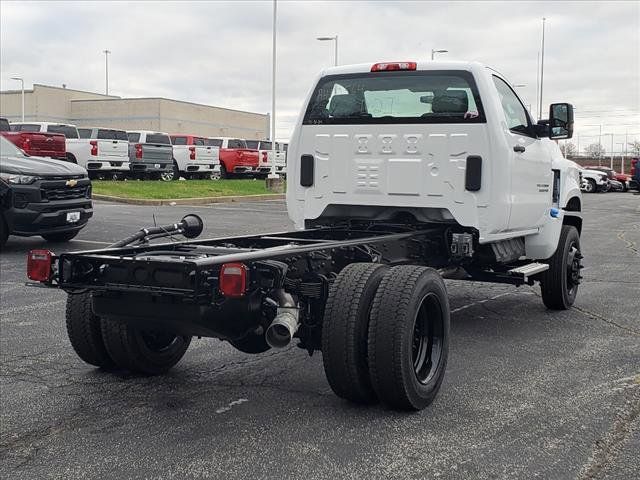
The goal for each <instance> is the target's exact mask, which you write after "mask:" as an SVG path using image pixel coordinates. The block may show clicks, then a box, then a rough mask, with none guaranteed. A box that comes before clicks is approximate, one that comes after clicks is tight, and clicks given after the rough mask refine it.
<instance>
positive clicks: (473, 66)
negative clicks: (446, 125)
mask: <svg viewBox="0 0 640 480" xmlns="http://www.w3.org/2000/svg"><path fill="white" fill-rule="evenodd" d="M406 62H413V63H415V64H416V70H467V71H474V70H482V69H485V68H490V67H487V66H486V65H484V64H482V63H480V62H465V61H457V60H455V61H452V60H424V61H414V60H397V61H387V62H369V63H356V64H352V65H339V66H337V67H328V68H325V69H324V70H322V72H321V76H326V75H342V74H348V73H364V72H370V71H371V67H372V66H373V65H376V64H379V63H406Z"/></svg>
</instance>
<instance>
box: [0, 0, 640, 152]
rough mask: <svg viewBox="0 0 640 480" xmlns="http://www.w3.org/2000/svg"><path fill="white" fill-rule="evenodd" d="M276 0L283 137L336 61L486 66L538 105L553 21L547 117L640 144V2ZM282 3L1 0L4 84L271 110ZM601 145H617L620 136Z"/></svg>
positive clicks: (586, 135) (586, 133) (583, 134)
mask: <svg viewBox="0 0 640 480" xmlns="http://www.w3.org/2000/svg"><path fill="white" fill-rule="evenodd" d="M277 5H278V20H277V68H276V92H277V94H276V98H277V104H276V137H277V138H278V139H287V138H288V136H289V135H290V133H291V131H292V129H293V126H294V124H295V120H296V117H297V115H298V113H299V110H300V108H301V105H302V102H303V101H304V98H305V96H306V94H307V92H308V90H309V89H310V88H311V87H312V83H313V81H314V78H315V77H316V75H317V74H318V72H319V71H321V70H322V69H323V68H325V67H328V66H331V65H332V64H333V60H334V58H333V43H332V42H321V41H318V40H316V37H318V36H333V35H338V38H339V44H338V46H339V49H338V50H339V52H338V53H339V58H338V61H339V63H340V64H348V63H363V62H371V63H375V62H379V61H389V60H392V61H393V60H400V61H403V60H406V61H410V60H426V59H429V58H430V55H431V49H446V50H448V53H446V54H440V55H439V58H442V59H450V60H476V61H480V62H483V63H486V64H488V65H490V66H492V67H494V68H495V69H497V70H499V71H500V72H501V73H502V74H504V75H505V76H506V77H507V78H508V79H509V80H510V82H511V83H512V84H524V85H525V86H524V87H519V88H518V92H519V94H520V95H521V96H522V97H523V99H524V101H525V103H527V104H532V109H533V112H534V114H536V112H537V109H536V107H535V104H536V90H537V89H536V83H537V71H538V69H537V62H538V55H539V52H540V50H541V48H540V47H541V31H542V17H545V18H546V19H547V20H546V29H545V32H546V33H545V56H544V90H543V105H544V106H543V111H547V109H548V105H549V103H551V102H554V101H567V102H570V103H572V104H573V105H574V106H575V109H576V134H575V135H574V140H573V142H574V143H577V135H578V134H579V135H580V140H579V142H580V149H581V150H582V149H583V148H584V147H585V146H586V145H587V144H588V143H593V142H597V140H598V133H599V131H600V127H599V125H601V124H602V125H603V127H602V132H603V134H605V133H607V134H608V133H611V134H614V137H613V139H614V150H616V151H619V150H620V149H621V148H622V146H621V145H617V143H618V142H624V141H625V132H628V133H629V136H628V138H629V141H631V140H632V139H640V2H638V1H622V2H613V1H608V2H578V1H554V2H551V1H540V2H524V1H522V2H520V1H511V2H480V1H473V2H463V1H458V2H428V1H416V2H402V1H395V2H384V1H359V2H350V1H337V0H334V1H323V2H314V1H283V0H280V1H278V3H277ZM272 12H273V3H272V1H270V0H264V1H254V2H249V1H247V2H244V1H234V2H224V1H209V2H205V1H201V2H188V1H182V2H169V1H145V2H105V1H92V2H81V1H75V2H56V1H47V2H31V1H20V2H13V1H7V0H1V1H0V89H1V90H7V89H16V88H19V83H18V82H16V81H15V80H11V79H10V77H12V76H21V77H23V78H24V79H25V83H26V88H30V87H31V85H32V84H33V83H42V84H48V85H58V86H61V85H62V84H63V83H65V84H66V85H67V88H75V89H79V90H88V91H98V92H104V88H105V78H104V77H105V65H104V63H105V57H104V54H103V53H102V51H103V50H105V49H109V50H110V51H111V52H112V53H111V55H110V56H109V90H110V93H111V94H113V95H119V96H123V97H156V96H161V97H168V98H175V99H178V100H185V101H191V102H196V103H205V104H211V105H216V106H221V107H227V108H234V109H240V110H249V111H254V112H260V113H267V112H270V111H271V58H272V57H271V34H272V14H273V13H272ZM602 143H603V145H604V146H605V148H606V149H607V150H610V148H611V137H610V136H604V137H603V139H602Z"/></svg>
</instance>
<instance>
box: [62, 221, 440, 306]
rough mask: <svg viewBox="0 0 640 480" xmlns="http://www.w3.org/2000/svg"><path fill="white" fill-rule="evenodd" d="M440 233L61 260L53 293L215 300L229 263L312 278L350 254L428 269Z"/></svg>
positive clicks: (211, 245)
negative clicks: (299, 269)
mask: <svg viewBox="0 0 640 480" xmlns="http://www.w3.org/2000/svg"><path fill="white" fill-rule="evenodd" d="M394 230H395V231H394ZM398 230H399V231H398ZM439 231H440V229H439V228H427V229H424V228H423V229H419V228H416V229H407V227H406V226H401V225H384V226H383V225H376V226H375V227H373V228H370V229H367V228H360V229H358V228H348V227H323V228H315V229H310V230H300V231H294V232H278V233H270V234H261V235H253V236H236V237H223V238H214V239H207V240H189V241H181V242H172V243H161V244H153V245H148V244H143V245H137V246H127V247H118V248H105V249H100V250H89V251H81V252H71V253H63V254H61V255H60V256H59V258H58V259H57V274H56V275H55V277H54V281H53V282H52V284H51V286H58V287H60V288H62V289H64V290H67V291H74V290H75V291H77V290H95V291H121V292H136V291H137V292H142V293H154V294H164V295H177V296H183V297H184V296H186V297H191V298H194V299H195V298H199V297H200V298H201V297H203V296H204V297H211V293H212V289H211V287H212V286H214V285H212V283H213V284H215V286H217V274H218V273H219V270H220V267H221V266H222V265H223V264H225V263H232V262H240V263H244V264H245V265H247V267H249V268H250V269H251V270H255V269H256V268H257V267H260V266H262V267H265V268H267V270H274V269H279V270H280V274H282V275H286V267H284V266H283V265H287V263H288V264H289V265H291V264H292V263H294V262H296V261H303V262H305V263H306V264H307V265H309V266H310V268H311V269H312V270H313V266H311V263H310V262H309V260H310V259H313V257H319V260H320V264H321V265H323V263H322V261H324V262H325V263H326V261H334V262H335V260H330V255H327V253H330V252H335V251H341V252H345V251H348V252H351V255H352V256H353V257H356V258H355V259H354V261H358V258H360V260H359V261H379V262H382V263H407V262H409V261H411V262H413V263H425V255H426V252H425V251H424V250H425V248H424V247H425V245H426V244H427V243H428V242H425V240H428V239H429V238H430V237H433V235H434V233H436V232H439ZM346 263H349V262H346ZM346 263H345V265H346ZM323 266H324V265H323ZM338 267H339V265H338ZM283 269H284V271H283ZM318 269H319V267H318ZM251 270H250V277H251V273H252V272H251ZM294 270H295V267H294ZM204 278H207V280H208V281H203V279H204ZM254 286H255V285H254Z"/></svg>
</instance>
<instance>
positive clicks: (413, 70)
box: [28, 61, 582, 410]
mask: <svg viewBox="0 0 640 480" xmlns="http://www.w3.org/2000/svg"><path fill="white" fill-rule="evenodd" d="M572 130H573V109H572V107H571V105H570V104H568V103H557V104H553V105H551V106H550V109H549V119H548V120H545V121H541V122H537V123H534V122H533V121H532V119H531V117H530V115H529V113H528V112H527V110H526V109H525V107H524V104H523V102H522V101H521V100H520V99H519V98H518V96H517V94H516V93H515V91H514V89H513V88H512V87H511V86H510V85H509V83H508V82H507V81H506V80H505V79H504V77H503V76H502V75H500V74H499V73H498V72H496V71H495V70H492V69H490V68H487V67H485V66H483V65H480V64H477V63H464V62H433V61H432V62H424V63H415V62H389V63H377V64H374V65H371V64H363V65H351V66H342V67H336V68H331V69H328V70H326V71H323V72H322V73H321V75H320V76H319V77H318V79H317V81H316V82H315V84H314V86H313V88H312V89H311V91H310V93H309V95H308V97H307V99H306V100H305V103H304V105H303V107H302V111H301V114H300V117H299V120H298V123H297V126H296V128H295V131H294V133H293V136H292V138H291V143H290V149H289V162H288V169H289V172H288V173H289V175H288V180H289V182H288V187H287V207H288V210H289V215H290V217H291V219H292V220H293V222H294V223H295V225H296V227H297V228H298V230H296V231H290V232H281V233H270V234H262V235H252V236H239V237H227V238H217V239H208V240H185V241H177V242H176V241H173V242H164V241H162V240H160V239H161V238H164V237H168V236H171V237H175V236H176V235H179V234H182V235H183V236H185V237H187V239H193V238H195V237H197V236H198V235H199V234H200V233H201V231H202V228H203V225H202V221H201V220H200V218H199V217H197V216H196V215H187V216H186V217H184V218H183V219H182V220H181V221H179V222H177V223H176V224H173V225H165V226H156V227H149V228H145V229H142V230H140V231H139V232H138V233H136V234H134V235H132V236H131V237H128V238H126V239H123V240H122V241H120V242H117V243H115V244H113V245H112V246H111V247H109V248H106V249H102V250H93V251H86V252H74V253H63V254H62V255H60V256H56V255H54V254H53V253H51V252H49V251H46V250H44V251H42V250H38V251H32V252H30V254H29V259H28V275H29V278H31V279H32V280H33V281H35V282H39V283H38V284H44V285H47V286H51V287H57V288H61V289H63V290H65V291H66V292H67V293H68V294H69V296H68V303H67V310H66V315H67V328H68V334H69V338H70V340H71V345H72V346H73V348H74V349H75V351H76V353H77V354H78V355H79V357H80V358H81V359H83V360H84V361H85V362H87V363H89V364H91V365H95V366H98V367H110V368H113V367H114V366H115V367H119V368H122V369H127V370H130V371H134V372H139V373H143V374H150V375H154V374H162V373H164V372H166V371H167V370H169V369H170V368H171V367H173V366H174V365H175V364H176V363H177V362H178V361H179V360H180V358H181V357H182V356H183V355H184V353H185V351H186V349H187V347H188V346H189V342H190V341H191V338H192V337H193V336H206V337H216V338H219V339H223V340H226V341H228V342H229V343H230V344H231V345H233V346H234V347H235V348H237V349H238V350H241V351H243V352H247V353H254V354H259V353H261V352H264V351H266V350H268V349H270V348H282V347H285V346H286V345H288V344H289V342H291V341H292V339H293V338H296V339H297V340H298V346H300V347H301V348H304V349H306V350H307V351H308V352H309V354H312V353H313V352H314V351H321V352H322V356H323V363H324V368H325V372H326V375H327V378H328V381H329V384H330V385H331V387H332V389H333V390H334V392H335V393H336V394H337V395H338V396H340V397H343V398H345V399H347V400H349V401H352V402H357V403H363V404H370V403H375V402H378V401H379V402H382V403H383V404H384V405H386V406H387V407H389V408H393V409H399V410H420V409H422V408H425V407H426V406H427V405H429V404H430V403H431V402H432V401H433V399H434V398H435V396H436V394H437V392H438V390H439V388H440V385H441V382H442V379H443V377H444V372H445V367H446V364H447V357H448V352H449V316H450V309H449V300H448V296H447V291H446V286H445V283H444V281H443V279H444V278H455V279H459V280H468V281H481V282H496V283H506V284H512V285H516V286H517V285H522V284H529V285H533V284H535V283H539V284H540V286H541V291H542V300H543V302H544V304H545V305H546V306H547V307H548V308H549V309H551V310H562V309H567V308H569V307H570V306H571V305H572V304H573V302H574V300H575V298H576V293H577V290H578V285H579V283H580V279H581V276H580V269H581V268H582V265H581V259H582V254H581V252H580V231H581V226H582V220H581V217H580V209H581V197H580V185H579V176H578V172H577V169H576V168H575V166H572V164H571V163H570V162H567V161H566V160H565V159H564V158H563V157H562V155H561V154H560V150H559V148H558V146H557V145H556V143H555V141H554V139H559V138H570V137H571V135H572ZM173 240H175V238H173Z"/></svg>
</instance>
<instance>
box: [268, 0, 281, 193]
mask: <svg viewBox="0 0 640 480" xmlns="http://www.w3.org/2000/svg"><path fill="white" fill-rule="evenodd" d="M277 10H278V2H277V0H273V28H272V37H273V38H272V46H271V171H270V172H269V178H272V179H273V178H280V177H278V175H277V174H276V27H277V23H276V19H277ZM268 184H269V183H268V181H267V185H268Z"/></svg>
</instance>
